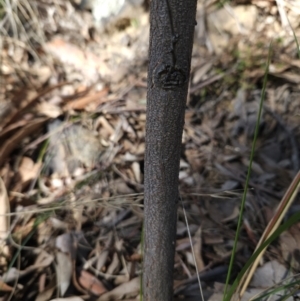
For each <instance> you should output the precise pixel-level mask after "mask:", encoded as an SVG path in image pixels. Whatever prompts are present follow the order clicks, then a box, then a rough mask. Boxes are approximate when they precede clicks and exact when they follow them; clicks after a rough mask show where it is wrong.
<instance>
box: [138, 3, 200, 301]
mask: <svg viewBox="0 0 300 301" xmlns="http://www.w3.org/2000/svg"><path fill="white" fill-rule="evenodd" d="M196 5H197V0H151V4H150V49H149V60H150V62H149V68H148V95H147V124H146V153H145V200H144V205H145V226H144V229H145V257H144V271H143V294H144V298H143V300H144V301H169V300H172V299H173V266H174V252H175V239H176V237H175V235H176V221H177V203H178V174H179V160H180V153H181V139H182V131H183V124H184V112H185V105H186V96H187V90H188V81H189V73H190V64H191V54H192V47H193V34H194V27H195V25H196V22H195V16H196Z"/></svg>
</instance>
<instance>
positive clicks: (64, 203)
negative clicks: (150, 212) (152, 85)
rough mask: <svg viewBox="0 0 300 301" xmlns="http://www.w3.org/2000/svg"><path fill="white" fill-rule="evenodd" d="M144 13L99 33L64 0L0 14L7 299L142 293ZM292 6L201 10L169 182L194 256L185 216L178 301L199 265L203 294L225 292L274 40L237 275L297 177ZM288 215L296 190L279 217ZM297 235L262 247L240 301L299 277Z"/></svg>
mask: <svg viewBox="0 0 300 301" xmlns="http://www.w3.org/2000/svg"><path fill="white" fill-rule="evenodd" d="M18 8H19V9H18ZM90 9H91V10H92V8H90ZM130 9H132V8H130ZM138 10H139V11H140V12H141V13H140V14H139V17H134V16H132V15H130V13H129V15H128V16H129V17H128V16H126V14H125V15H123V16H120V19H119V20H118V18H116V19H115V18H114V21H113V22H112V23H107V24H106V25H105V26H107V27H105V26H104V27H101V26H103V24H102V25H101V26H99V23H97V22H96V21H95V20H93V14H95V13H96V11H93V10H92V11H89V10H86V9H84V8H82V7H81V8H80V6H78V3H77V4H76V3H74V2H73V1H65V2H57V1H52V0H49V1H31V2H22V1H15V2H13V6H12V7H11V10H9V7H5V18H3V27H2V29H1V30H2V33H3V36H4V38H3V41H2V48H1V72H2V75H3V77H2V79H1V85H0V89H1V92H2V93H0V95H3V97H2V96H1V99H0V116H1V118H0V129H1V131H0V140H1V143H0V177H1V179H2V180H1V183H2V182H3V185H2V184H1V187H2V188H3V189H2V188H1V195H0V200H1V204H0V207H1V210H2V211H3V210H4V211H3V213H2V215H1V217H0V218H1V221H2V220H3V223H1V229H0V232H1V235H2V234H3V235H4V236H3V239H2V236H1V244H2V243H4V244H3V248H4V249H3V251H2V252H1V257H0V258H1V261H0V262H1V265H0V276H1V278H0V291H1V294H2V295H3V296H4V297H3V298H4V299H5V300H6V299H8V298H10V299H12V300H39V301H43V300H91V299H94V298H96V299H97V298H98V299H97V300H121V299H124V300H137V298H139V290H140V277H141V274H142V236H141V230H142V221H143V205H142V204H143V168H144V162H143V158H144V149H145V140H144V131H145V120H146V114H145V113H146V87H147V84H146V78H147V60H148V58H147V55H148V52H147V49H148V39H149V34H148V31H149V26H148V11H147V5H145V6H139V7H138ZM12 11H13V12H14V14H11V12H12ZM129 11H130V10H129ZM299 11H300V7H299V4H298V3H297V2H296V1H292V2H287V1H277V2H276V3H275V2H269V1H264V0H262V1H255V0H253V1H248V2H247V5H244V4H242V3H239V1H233V2H231V3H226V4H225V5H224V6H223V8H220V6H219V5H218V2H216V1H209V2H207V3H206V4H203V3H199V5H198V12H197V23H198V26H197V27H196V33H195V44H194V50H193V58H192V67H191V84H190V89H189V95H188V102H187V109H186V123H185V128H184V133H183V151H182V158H181V162H180V174H179V178H180V187H179V188H180V194H181V196H182V199H183V202H184V206H185V208H186V217H187V220H188V228H189V231H190V233H191V236H192V243H193V246H194V251H195V252H196V253H195V259H196V261H194V258H193V256H192V253H191V246H190V241H189V239H188V231H187V230H188V229H187V225H186V224H185V223H184V220H185V219H184V213H183V211H182V209H181V208H179V209H178V215H179V218H178V227H177V243H176V257H175V267H174V268H175V270H174V277H175V280H174V289H175V297H176V299H178V300H180V299H184V300H195V298H196V299H197V298H198V299H199V297H200V296H199V288H198V284H197V279H196V277H195V273H196V269H195V268H196V266H197V267H198V270H199V271H200V276H201V280H202V284H203V290H204V296H205V299H206V300H214V299H213V298H215V296H214V294H219V295H217V298H219V299H218V300H220V298H221V296H222V283H224V282H225V277H226V273H227V264H228V261H229V257H230V254H231V249H232V245H233V240H234V235H235V229H236V223H237V216H238V214H239V204H240V199H241V195H242V191H243V188H244V183H245V178H246V172H247V167H248V164H249V155H250V150H251V143H252V138H253V133H254V127H255V123H256V115H257V110H258V102H259V98H260V93H261V85H262V77H263V70H264V66H265V63H266V60H267V53H268V46H269V45H268V44H269V42H268V41H270V39H271V38H273V39H275V42H274V43H275V47H274V51H273V53H272V60H271V66H270V75H269V82H268V86H267V99H266V102H265V104H264V112H263V116H262V120H261V124H260V125H259V126H260V128H259V130H260V132H259V138H258V142H257V150H256V155H255V158H254V162H253V170H252V176H251V179H250V190H249V192H248V195H247V202H246V211H245V215H244V222H243V225H244V226H243V231H242V236H241V239H240V241H239V244H238V247H237V257H236V265H235V267H234V268H235V271H236V272H238V271H239V269H240V268H241V266H242V265H243V264H244V263H245V262H246V260H247V259H248V258H249V257H250V255H251V253H252V251H253V250H254V249H255V247H256V243H257V242H258V241H259V238H260V236H261V235H262V233H263V231H264V229H265V227H266V225H267V224H268V222H269V221H270V219H271V218H272V216H273V215H274V212H275V209H276V207H277V205H278V204H279V201H280V199H281V198H282V196H283V195H284V193H285V191H286V189H287V188H288V186H289V184H290V183H291V181H292V179H293V177H294V176H295V174H296V173H297V172H298V170H299V159H300V155H299V144H300V132H299V118H300V102H299V101H298V100H299V95H300V91H299V87H300V86H299V76H298V73H299V68H300V65H299V60H298V59H297V57H296V53H297V52H296V47H295V42H294V37H293V34H292V32H291V30H290V27H289V26H288V25H287V24H288V23H287V20H289V22H290V25H291V27H292V28H293V30H294V32H295V35H296V37H298V38H299V37H300V36H299V35H300V28H299V26H300V24H299V20H298V18H297V16H298V14H299ZM13 16H14V17H13ZM124 16H125V17H124ZM246 16H247V17H246ZM96 19H97V18H96ZM128 20H129V22H128ZM221 20H223V21H222V22H221ZM243 20H245V21H243ZM220 22H221V23H220ZM25 27H26V31H25ZM100 27H101V28H100ZM6 191H7V192H6ZM5 200H7V201H8V202H9V207H7V205H5V204H4V201H5ZM298 211H299V196H298V197H297V198H296V200H295V201H294V204H293V205H292V207H291V209H290V210H289V212H288V213H287V215H289V214H292V213H294V212H298ZM3 214H5V218H4V215H3ZM7 216H9V218H10V221H11V222H10V223H9V224H7V223H6V221H7ZM298 227H299V225H298V224H296V225H294V226H293V227H292V228H291V229H290V230H288V231H286V232H285V233H283V234H282V235H281V236H280V238H279V241H278V243H277V244H274V245H272V246H271V248H270V249H269V250H268V251H267V252H266V254H265V255H264V257H263V261H262V263H261V267H260V268H259V269H258V270H257V273H256V274H255V275H254V280H253V282H252V284H251V285H252V287H251V289H250V290H249V291H248V292H247V293H248V295H247V298H248V297H249V296H250V295H249V294H252V295H253V294H254V291H255V293H256V294H257V293H260V292H261V291H262V290H263V289H265V288H266V287H269V286H270V282H269V281H270V277H269V276H268V275H269V274H268V273H271V274H272V273H273V274H274V273H275V271H279V270H280V269H284V268H286V269H287V270H288V271H289V272H290V273H292V275H296V273H299V264H297V262H299V254H298V253H299V248H298V246H299V244H298V243H297V241H299V237H298V236H299V235H298V232H299V231H297V229H298ZM7 233H9V234H7ZM7 236H9V238H8V239H7ZM1 246H2V245H1ZM1 248H2V247H1ZM274 267H275V268H274ZM278 267H280V269H279V268H278ZM264 269H265V271H264ZM270 269H271V270H270ZM272 269H273V270H274V271H273V272H272ZM264 273H266V274H264ZM283 274H284V273H283ZM261 275H262V276H261ZM274 275H275V274H274ZM259 277H260V278H259ZM284 277H287V274H286V275H285V276H283V275H281V276H280V277H279V278H278V279H277V278H276V279H275V278H274V280H272V281H274V282H277V283H280V281H282V280H283V278H284ZM255 279H260V280H259V281H258V282H255ZM261 279H262V280H261ZM251 290H252V291H251ZM2 295H1V296H2ZM130 298H131V299H130ZM132 298H133V299H132ZM245 300H246V299H245Z"/></svg>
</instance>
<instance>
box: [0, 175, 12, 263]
mask: <svg viewBox="0 0 300 301" xmlns="http://www.w3.org/2000/svg"><path fill="white" fill-rule="evenodd" d="M9 212H10V206H9V200H8V196H7V191H6V187H5V185H4V182H3V180H2V178H1V177H0V254H1V257H0V264H1V265H6V259H5V257H6V256H9V248H8V246H7V245H6V239H7V237H8V235H9V224H10V219H9V217H8V216H6V214H8V213H9ZM2 254H3V255H4V256H5V257H3V256H2Z"/></svg>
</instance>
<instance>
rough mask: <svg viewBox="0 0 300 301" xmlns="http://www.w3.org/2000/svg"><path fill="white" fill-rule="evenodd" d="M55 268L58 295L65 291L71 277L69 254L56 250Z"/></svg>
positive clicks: (71, 269)
mask: <svg viewBox="0 0 300 301" xmlns="http://www.w3.org/2000/svg"><path fill="white" fill-rule="evenodd" d="M55 270H56V277H57V286H58V288H59V292H60V295H61V296H63V295H64V294H65V292H66V291H67V289H68V287H69V285H70V283H71V279H72V272H73V267H72V261H71V258H70V256H68V255H67V254H65V253H62V252H57V253H56V264H55Z"/></svg>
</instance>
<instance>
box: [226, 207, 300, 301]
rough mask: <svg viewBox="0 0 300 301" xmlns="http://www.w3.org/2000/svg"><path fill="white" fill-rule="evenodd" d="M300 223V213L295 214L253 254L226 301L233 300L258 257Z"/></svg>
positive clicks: (228, 293)
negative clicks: (280, 236)
mask: <svg viewBox="0 0 300 301" xmlns="http://www.w3.org/2000/svg"><path fill="white" fill-rule="evenodd" d="M299 221H300V212H297V213H295V214H294V215H292V216H291V217H290V218H289V219H288V220H287V221H286V222H285V223H284V224H282V225H281V226H280V227H278V229H277V230H276V231H274V233H273V234H272V235H271V236H270V237H269V238H268V239H267V240H266V241H265V242H264V243H263V244H262V245H261V246H260V247H259V248H258V249H257V250H256V251H255V252H254V253H253V255H252V256H251V257H250V259H249V260H248V261H247V263H246V264H245V266H244V267H243V268H242V270H241V272H240V273H239V274H238V276H237V277H236V279H235V281H234V282H233V284H232V286H231V288H230V289H229V290H228V292H227V294H226V296H225V299H224V300H226V301H230V299H231V298H232V296H233V294H234V292H235V290H236V288H237V287H238V285H239V283H240V281H241V279H242V277H243V276H244V274H245V273H246V272H247V270H248V268H249V267H250V266H251V264H252V263H253V262H254V261H255V259H256V258H257V256H258V255H259V254H260V252H262V251H263V250H264V248H266V247H267V246H268V245H269V244H270V243H271V242H273V241H274V240H275V239H276V238H278V237H279V235H280V234H281V233H282V232H284V231H286V230H287V229H289V228H290V227H291V226H292V225H294V224H295V223H297V222H299Z"/></svg>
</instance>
